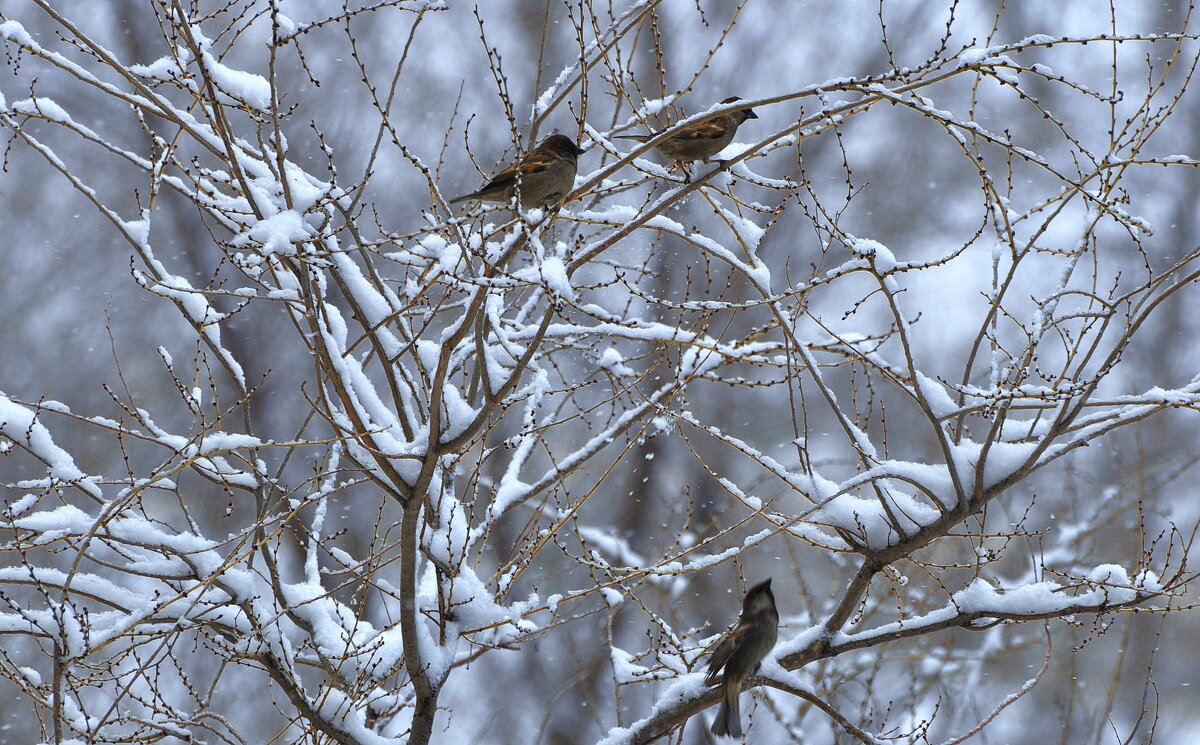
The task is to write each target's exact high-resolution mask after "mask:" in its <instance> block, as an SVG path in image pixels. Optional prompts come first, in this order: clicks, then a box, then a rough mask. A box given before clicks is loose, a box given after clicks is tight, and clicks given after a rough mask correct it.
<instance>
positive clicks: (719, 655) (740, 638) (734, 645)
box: [704, 625, 750, 683]
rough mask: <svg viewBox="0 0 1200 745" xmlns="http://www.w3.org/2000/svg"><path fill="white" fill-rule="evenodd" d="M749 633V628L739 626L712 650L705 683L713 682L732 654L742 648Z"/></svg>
mask: <svg viewBox="0 0 1200 745" xmlns="http://www.w3.org/2000/svg"><path fill="white" fill-rule="evenodd" d="M749 633H750V627H749V626H743V625H739V626H738V627H737V628H736V629H734V630H733V631H731V632H729V636H727V637H725V638H724V639H722V640H721V643H720V644H718V645H717V648H716V649H714V650H713V653H712V656H711V657H709V658H708V673H707V674H705V676H704V682H705V683H711V682H713V680H715V679H716V677H717V676H718V675H720V674H721V669H722V668H723V667H725V664H726V663H727V662H729V658H730V657H733V653H734V652H736V651H737V650H738V648H739V647H741V646H742V644H743V643H744V642H745V640H746V635H747V634H749Z"/></svg>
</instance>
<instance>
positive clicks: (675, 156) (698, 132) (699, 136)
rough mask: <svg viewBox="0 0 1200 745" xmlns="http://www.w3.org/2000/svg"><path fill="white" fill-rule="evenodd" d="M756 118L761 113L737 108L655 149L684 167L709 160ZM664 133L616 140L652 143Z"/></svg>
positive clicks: (682, 131)
mask: <svg viewBox="0 0 1200 745" xmlns="http://www.w3.org/2000/svg"><path fill="white" fill-rule="evenodd" d="M740 100H742V99H740V98H738V97H737V96H732V97H730V98H727V99H725V100H724V101H722V102H721V103H723V104H728V103H737V102H738V101H740ZM757 118H758V114H755V113H754V109H751V108H745V109H734V110H733V111H729V112H726V113H724V114H721V115H720V116H715V117H713V118H712V119H708V120H706V121H702V122H696V123H695V124H689V125H687V126H686V127H682V128H681V129H680V130H679V131H678V132H676V133H675V134H673V135H671V136H670V137H668V138H667V139H665V140H663V141H662V142H660V143H658V145H657V146H656V147H657V148H658V151H659V152H660V153H662V154H663V155H665V156H667V157H668V158H670V159H671V160H673V161H675V162H676V163H679V164H681V165H682V164H686V163H690V162H692V161H693V160H708V159H709V158H711V157H712V156H714V155H716V154H717V153H719V152H721V151H722V150H724V149H725V146H726V145H728V144H729V143H731V142H733V136H734V134H735V133H737V128H738V127H739V126H741V124H742V122H744V121H746V120H747V119H757ZM668 129H669V127H668ZM665 131H666V130H665V129H664V130H659V131H658V132H655V133H654V134H652V135H618V136H617V139H619V140H637V141H638V142H649V141H650V140H653V139H654V138H655V137H658V136H659V135H660V134H662V133H663V132H665Z"/></svg>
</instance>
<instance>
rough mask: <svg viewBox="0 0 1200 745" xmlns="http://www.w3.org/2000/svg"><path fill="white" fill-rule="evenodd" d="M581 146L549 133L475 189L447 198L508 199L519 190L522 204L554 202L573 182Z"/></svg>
mask: <svg viewBox="0 0 1200 745" xmlns="http://www.w3.org/2000/svg"><path fill="white" fill-rule="evenodd" d="M582 153H583V149H582V148H580V147H579V146H578V145H576V144H575V141H574V140H572V139H571V138H570V137H567V136H566V135H561V134H554V135H550V136H549V137H547V138H546V139H544V140H542V141H541V142H540V143H539V144H538V146H537V147H535V148H534V149H533V150H530V151H529V152H528V153H526V154H525V155H524V156H523V157H521V158H519V159H518V160H517V162H516V163H513V164H511V165H509V166H508V167H507V168H505V169H504V170H503V171H501V172H500V173H497V174H496V176H495V177H494V178H493V179H492V180H491V181H488V182H487V183H486V184H484V185H483V186H482V187H480V189H479V190H478V191H473V192H471V193H470V194H463V195H462V196H460V197H455V198H454V199H451V200H450V204H454V203H456V202H465V201H467V200H468V199H478V200H480V201H481V202H511V201H512V198H513V197H514V196H516V195H517V194H520V201H521V205H522V206H523V207H527V208H528V207H545V206H547V205H551V204H558V203H559V202H561V201H562V200H563V199H565V198H566V196H567V194H569V193H570V192H571V188H572V187H574V186H575V170H576V168H577V166H578V160H579V156H580V155H581V154H582Z"/></svg>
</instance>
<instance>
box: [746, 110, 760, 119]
mask: <svg viewBox="0 0 1200 745" xmlns="http://www.w3.org/2000/svg"><path fill="white" fill-rule="evenodd" d="M745 111H746V118H747V119H757V118H758V114H755V113H754V109H746V110H745Z"/></svg>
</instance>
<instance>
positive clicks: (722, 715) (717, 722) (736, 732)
mask: <svg viewBox="0 0 1200 745" xmlns="http://www.w3.org/2000/svg"><path fill="white" fill-rule="evenodd" d="M721 692H722V699H721V708H719V709H717V718H716V719H714V720H713V723H712V733H713V734H714V735H727V736H729V737H741V736H742V716H741V712H740V711H738V693H739V692H738V691H736V690H733V687H732V686H722V687H721Z"/></svg>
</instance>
